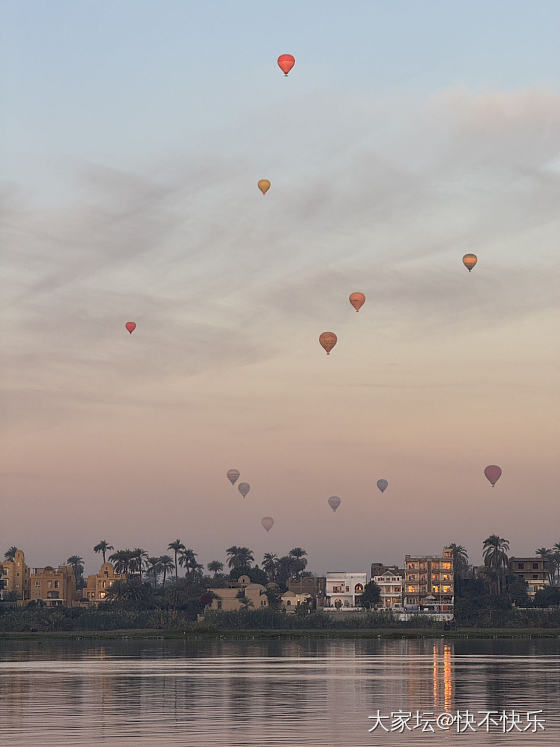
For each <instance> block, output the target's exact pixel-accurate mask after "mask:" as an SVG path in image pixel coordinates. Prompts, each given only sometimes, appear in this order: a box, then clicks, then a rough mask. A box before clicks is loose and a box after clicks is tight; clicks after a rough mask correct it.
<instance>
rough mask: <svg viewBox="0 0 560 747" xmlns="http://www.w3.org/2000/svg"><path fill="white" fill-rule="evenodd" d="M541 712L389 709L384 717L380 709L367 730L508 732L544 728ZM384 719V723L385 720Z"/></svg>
mask: <svg viewBox="0 0 560 747" xmlns="http://www.w3.org/2000/svg"><path fill="white" fill-rule="evenodd" d="M541 713H542V711H469V710H468V709H467V710H466V711H454V712H453V713H451V712H447V711H444V712H443V713H437V714H436V713H434V712H432V711H426V712H423V713H421V712H420V711H416V712H413V711H391V713H390V714H389V715H387V716H383V715H381V712H380V711H377V713H376V714H375V715H374V716H368V718H369V719H372V720H373V726H372V727H371V729H369V731H370V732H372V731H375V730H376V729H378V728H379V729H382V730H383V731H386V732H391V731H394V732H399V733H401V734H402V733H404V732H405V731H434V732H435V731H436V730H442V731H451V730H453V731H456V732H457V734H464V733H465V732H467V731H486V732H490V731H501V732H502V733H503V734H508V733H510V732H512V731H521V732H525V731H530V732H531V733H532V734H535V733H536V732H537V731H539V730H541V731H544V724H545V720H544V718H543V717H542V716H540V714H541ZM384 722H385V723H384Z"/></svg>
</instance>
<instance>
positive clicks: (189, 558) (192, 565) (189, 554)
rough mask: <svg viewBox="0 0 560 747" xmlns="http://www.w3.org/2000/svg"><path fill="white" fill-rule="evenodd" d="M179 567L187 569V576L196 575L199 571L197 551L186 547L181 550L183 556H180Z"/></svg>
mask: <svg viewBox="0 0 560 747" xmlns="http://www.w3.org/2000/svg"><path fill="white" fill-rule="evenodd" d="M179 565H180V566H181V568H184V569H185V575H186V576H191V575H194V574H195V572H196V571H197V570H198V563H197V562H196V553H195V551H194V550H191V549H190V547H185V548H184V549H183V550H181V554H180V555H179Z"/></svg>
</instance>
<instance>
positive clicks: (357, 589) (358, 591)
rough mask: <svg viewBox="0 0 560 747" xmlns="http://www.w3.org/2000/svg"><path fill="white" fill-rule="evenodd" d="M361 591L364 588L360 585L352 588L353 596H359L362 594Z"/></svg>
mask: <svg viewBox="0 0 560 747" xmlns="http://www.w3.org/2000/svg"><path fill="white" fill-rule="evenodd" d="M363 590H364V587H363V585H362V584H356V586H354V593H355V594H361V593H362V592H363Z"/></svg>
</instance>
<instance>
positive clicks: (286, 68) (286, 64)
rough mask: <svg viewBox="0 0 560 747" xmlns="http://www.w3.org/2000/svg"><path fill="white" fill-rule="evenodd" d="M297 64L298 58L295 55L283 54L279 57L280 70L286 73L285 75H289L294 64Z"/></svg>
mask: <svg viewBox="0 0 560 747" xmlns="http://www.w3.org/2000/svg"><path fill="white" fill-rule="evenodd" d="M295 64H296V58H295V57H293V56H292V55H291V54H281V55H280V57H279V58H278V67H279V68H280V70H281V71H282V72H283V73H284V75H286V76H287V75H288V73H289V72H290V70H291V69H292V68H293V66H294V65H295Z"/></svg>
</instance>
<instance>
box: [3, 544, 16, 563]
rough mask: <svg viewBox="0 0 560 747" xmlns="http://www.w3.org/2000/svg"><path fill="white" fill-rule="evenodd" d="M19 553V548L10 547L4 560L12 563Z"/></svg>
mask: <svg viewBox="0 0 560 747" xmlns="http://www.w3.org/2000/svg"><path fill="white" fill-rule="evenodd" d="M17 551H18V549H17V547H15V546H14V545H12V546H11V547H9V548H8V549H7V550H6V552H5V553H4V558H5V559H6V560H11V561H13V560H14V558H15V557H16V552H17Z"/></svg>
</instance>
